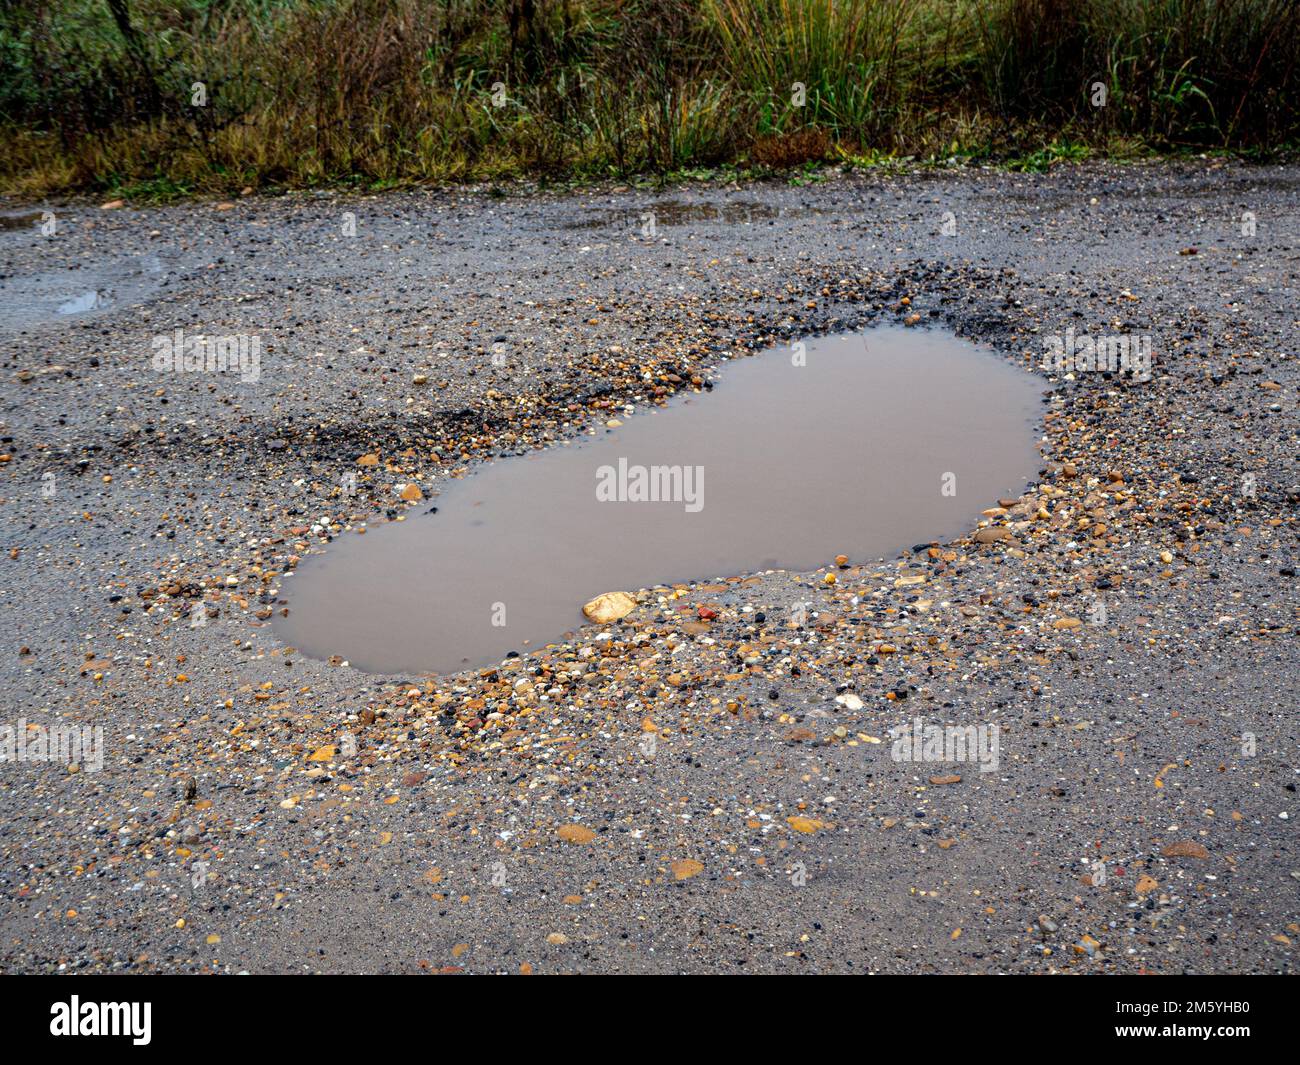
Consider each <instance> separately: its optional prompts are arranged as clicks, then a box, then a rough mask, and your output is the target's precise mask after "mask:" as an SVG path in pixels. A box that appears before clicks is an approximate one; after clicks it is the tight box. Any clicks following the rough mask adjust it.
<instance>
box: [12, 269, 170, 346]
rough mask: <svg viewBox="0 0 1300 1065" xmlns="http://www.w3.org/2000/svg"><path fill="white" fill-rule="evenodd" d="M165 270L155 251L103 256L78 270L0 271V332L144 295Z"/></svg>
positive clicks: (36, 326) (53, 322) (36, 325)
mask: <svg viewBox="0 0 1300 1065" xmlns="http://www.w3.org/2000/svg"><path fill="white" fill-rule="evenodd" d="M166 276H167V275H166V269H165V268H164V266H163V262H162V260H161V259H160V258H159V257H158V256H157V255H140V256H131V257H125V258H121V259H108V260H104V261H100V262H97V263H96V265H94V266H92V267H88V268H85V269H81V270H59V271H55V272H52V273H47V274H28V275H16V276H9V277H4V276H0V334H4V333H8V332H18V331H19V330H29V329H40V328H42V327H48V326H51V325H53V326H54V328H60V327H61V325H60V324H58V323H63V322H64V320H65V319H75V317H76V316H77V315H83V314H84V315H89V314H93V313H94V312H96V311H102V310H104V309H105V308H108V307H112V306H114V305H121V304H127V303H131V302H134V301H138V300H143V299H146V298H148V297H149V296H151V295H152V294H153V293H155V292H156V291H158V289H159V288H160V287H161V286H162V285H163V284H164V283H165V282H166Z"/></svg>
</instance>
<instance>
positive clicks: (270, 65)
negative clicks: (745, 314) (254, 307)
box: [0, 0, 1300, 199]
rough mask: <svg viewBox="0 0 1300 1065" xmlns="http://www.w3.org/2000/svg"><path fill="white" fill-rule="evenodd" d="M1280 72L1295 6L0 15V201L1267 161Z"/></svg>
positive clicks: (1079, 1)
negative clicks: (955, 165) (958, 167)
mask: <svg viewBox="0 0 1300 1065" xmlns="http://www.w3.org/2000/svg"><path fill="white" fill-rule="evenodd" d="M1297 60H1300V5H1296V4H1295V3H1294V2H1293V0H622V2H619V0H477V2H475V0H170V2H163V0H8V2H7V3H6V4H5V5H4V6H3V8H0V134H2V135H3V137H4V142H5V145H6V151H5V152H4V153H3V157H0V190H3V191H5V192H7V193H9V194H11V195H16V196H20V197H39V196H45V195H50V194H62V193H90V192H96V193H97V192H112V193H113V194H114V195H121V196H126V197H130V198H133V199H136V198H145V199H168V198H178V197H182V196H187V195H195V194H218V195H229V194H232V193H236V192H238V191H240V190H241V189H243V188H246V187H252V188H287V187H312V186H319V185H325V184H330V185H333V184H353V185H358V186H360V187H365V188H390V187H395V186H400V185H407V184H413V183H421V182H460V181H482V182H503V181H508V180H511V179H517V178H528V179H534V180H541V181H547V182H572V181H590V180H593V179H603V178H617V179H620V180H640V179H642V178H644V177H646V176H650V177H659V178H661V179H662V178H663V177H664V176H666V175H672V174H680V173H686V172H712V171H717V170H719V169H720V168H729V170H730V172H772V171H778V172H783V173H786V174H788V176H789V179H790V180H793V181H798V182H807V181H812V180H816V179H817V177H816V175H817V172H818V168H819V167H820V166H822V165H823V164H825V163H839V164H842V165H848V166H882V165H885V166H888V165H896V163H897V162H898V161H899V160H903V159H914V160H919V161H923V162H929V163H939V162H943V161H946V160H952V159H968V160H970V159H978V160H998V161H1002V162H1005V163H1006V164H1007V165H1010V166H1012V167H1014V168H1016V169H1024V170H1038V169H1044V168H1046V167H1049V166H1051V165H1053V164H1054V163H1057V162H1061V161H1071V160H1077V159H1082V158H1085V157H1087V156H1089V155H1092V154H1110V153H1114V152H1115V151H1117V150H1119V151H1123V152H1125V153H1132V152H1134V151H1155V152H1184V151H1229V152H1239V153H1249V154H1252V155H1268V154H1270V153H1277V152H1279V151H1283V150H1289V149H1290V148H1292V147H1293V146H1294V145H1295V144H1296V143H1297V141H1298V140H1300V107H1298V106H1297V104H1298V103H1300V101H1298V100H1297V96H1298V92H1297V89H1298V87H1300V86H1298V82H1300V70H1298V69H1297ZM1099 91H1100V93H1103V94H1104V97H1105V100H1104V106H1098V105H1097V104H1098V98H1099Z"/></svg>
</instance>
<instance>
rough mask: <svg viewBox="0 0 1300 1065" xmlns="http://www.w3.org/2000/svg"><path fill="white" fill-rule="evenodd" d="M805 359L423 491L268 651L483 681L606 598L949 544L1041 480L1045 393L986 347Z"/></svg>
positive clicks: (763, 364)
mask: <svg viewBox="0 0 1300 1065" xmlns="http://www.w3.org/2000/svg"><path fill="white" fill-rule="evenodd" d="M800 361H801V360H800V353H799V352H797V351H796V350H794V349H791V348H778V349H774V350H772V351H768V352H765V353H763V354H761V355H757V356H754V357H752V358H742V359H737V360H735V361H734V362H732V363H731V364H729V365H726V366H725V368H723V369H722V370H721V371H720V373H719V375H718V377H717V381H716V384H715V387H714V389H713V391H712V392H708V393H700V394H695V393H692V394H690V395H686V396H680V397H678V398H676V399H674V400H673V401H672V402H671V403H670V404H669V405H668V406H667V407H666V408H662V409H661V408H642V407H638V408H636V411H635V413H634V414H633V415H631V416H628V415H626V414H623V413H619V414H617V417H618V419H619V420H621V421H622V422H623V424H622V425H620V426H618V427H615V428H612V429H611V428H606V427H604V426H603V425H602V426H601V428H599V429H598V430H597V433H596V435H595V436H594V437H582V438H579V439H578V440H574V441H571V442H568V443H564V444H558V445H556V446H554V447H551V448H548V449H546V450H544V451H539V452H533V453H530V454H528V455H526V456H519V457H511V458H504V459H500V460H498V461H496V462H493V463H491V464H488V465H485V466H483V467H482V468H480V469H479V470H478V471H476V472H475V473H473V474H471V475H470V476H468V477H465V478H464V479H462V480H449V481H446V482H445V483H442V482H435V483H434V485H433V488H438V487H439V486H440V488H441V490H440V492H439V494H438V495H437V496H436V497H433V498H431V499H430V500H429V505H432V506H436V507H437V512H436V513H423V512H420V513H418V514H415V513H413V514H412V516H410V517H408V518H407V519H406V520H405V521H402V522H389V523H386V524H383V525H380V526H374V527H371V528H370V530H369V531H368V532H367V533H366V534H365V535H364V536H359V535H344V536H342V537H340V538H339V539H337V540H335V541H334V542H333V543H331V544H330V545H329V547H328V548H327V549H326V551H324V552H323V553H321V554H319V555H313V556H309V557H308V558H306V559H304V560H303V562H302V563H301V564H300V565H299V567H298V569H297V571H296V573H294V574H293V575H292V576H291V577H290V578H288V579H287V580H286V581H285V584H284V591H283V592H282V595H283V597H284V598H285V599H286V600H287V602H288V605H289V613H288V616H287V617H282V616H279V615H277V619H276V628H277V631H278V633H279V635H280V636H281V638H282V639H283V640H284V641H285V642H286V643H287V644H289V645H291V646H294V647H297V648H298V649H299V650H300V651H301V652H303V653H304V654H307V655H310V656H313V657H318V658H326V657H329V656H331V655H340V656H342V658H344V659H345V660H347V661H348V662H349V663H350V664H351V665H353V666H355V667H356V668H358V669H362V670H367V671H372V672H379V673H425V672H434V673H443V674H445V673H452V672H455V671H457V670H461V669H469V668H481V667H484V666H488V665H493V664H496V663H498V662H500V661H501V659H503V658H504V657H506V655H507V654H508V653H509V652H511V651H517V652H520V653H527V652H528V651H530V650H536V649H538V648H540V647H543V646H544V645H545V644H547V643H555V642H558V641H561V640H563V639H564V637H565V634H566V633H569V632H572V631H573V630H576V629H577V628H578V627H580V626H581V625H583V624H586V621H585V619H584V618H583V616H582V613H581V608H582V604H583V603H584V602H586V601H588V600H589V599H592V598H593V597H595V596H596V595H598V594H600V593H602V592H608V591H615V590H624V591H629V592H635V591H636V590H637V589H639V588H648V587H653V586H655V585H662V584H669V583H673V582H681V581H687V580H696V579H700V580H703V579H711V578H715V577H730V576H737V575H740V574H744V573H752V572H756V571H760V570H767V569H784V570H790V571H807V570H813V569H816V568H817V567H819V566H823V565H827V564H828V563H830V562H831V561H832V560H833V558H834V556H835V555H837V554H846V555H849V556H850V558H852V559H854V560H855V561H856V560H863V559H873V558H879V557H883V556H885V555H888V554H890V553H892V552H894V551H897V550H898V549H899V548H903V547H908V546H911V545H913V544H916V543H921V542H928V541H930V540H942V539H945V538H950V537H951V536H954V535H956V534H959V533H961V532H963V531H964V530H967V529H969V528H971V527H973V525H974V523H975V521H976V520H977V519H978V517H979V514H980V511H981V510H983V509H984V508H985V507H989V506H992V505H994V503H995V501H996V500H997V499H998V498H999V497H1005V496H1016V495H1019V494H1020V492H1021V491H1022V490H1023V488H1024V486H1025V484H1026V482H1027V480H1028V479H1029V478H1030V477H1031V476H1032V475H1033V473H1034V471H1035V470H1036V469H1037V467H1038V454H1037V451H1036V449H1035V435H1034V429H1033V425H1034V421H1035V419H1036V418H1037V416H1038V413H1039V405H1040V396H1041V393H1042V391H1043V386H1042V383H1041V382H1040V381H1038V380H1037V379H1035V378H1034V377H1033V376H1031V375H1029V374H1027V373H1025V372H1023V371H1021V370H1018V369H1016V368H1015V367H1013V366H1011V365H1009V364H1007V363H1006V362H1004V361H1003V360H1002V359H1000V358H999V357H998V356H996V355H995V354H993V353H991V352H989V351H985V350H981V349H979V348H977V347H976V346H974V345H971V344H968V343H966V342H964V341H962V340H959V339H957V338H956V337H954V336H952V335H950V334H947V333H944V332H940V331H934V330H913V329H900V328H894V327H886V328H880V329H874V330H870V331H868V332H866V333H858V334H852V335H841V336H837V337H827V338H822V339H816V340H810V341H807V342H806V351H805V352H804V353H803V358H802V363H803V364H801V365H800V364H798V363H799V362H800ZM950 475H951V476H950ZM946 486H947V487H948V488H949V489H954V488H955V491H949V492H946V491H945V487H946ZM425 494H426V496H429V495H431V487H430V486H429V485H428V484H426V485H425ZM656 497H658V498H656ZM664 497H668V498H664ZM427 509H428V506H426V507H425V510H427Z"/></svg>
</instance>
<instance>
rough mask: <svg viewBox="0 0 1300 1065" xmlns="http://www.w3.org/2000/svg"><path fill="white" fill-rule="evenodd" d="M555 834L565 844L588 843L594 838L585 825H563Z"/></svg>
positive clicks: (594, 834)
mask: <svg viewBox="0 0 1300 1065" xmlns="http://www.w3.org/2000/svg"><path fill="white" fill-rule="evenodd" d="M555 834H556V835H557V836H559V837H560V839H562V840H564V841H565V842H566V843H590V842H591V841H592V840H593V839H595V838H596V833H595V832H593V831H592V830H591V829H589V828H588V827H587V826H586V825H563V826H561V827H560V829H559V831H557V832H556V833H555Z"/></svg>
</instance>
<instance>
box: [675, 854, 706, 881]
mask: <svg viewBox="0 0 1300 1065" xmlns="http://www.w3.org/2000/svg"><path fill="white" fill-rule="evenodd" d="M672 869H673V879H675V880H689V879H690V878H691V877H693V876H698V875H699V874H700V873H702V872H704V863H703V862H697V861H696V860H695V859H694V858H680V859H678V860H677V861H675V862H673V865H672Z"/></svg>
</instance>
